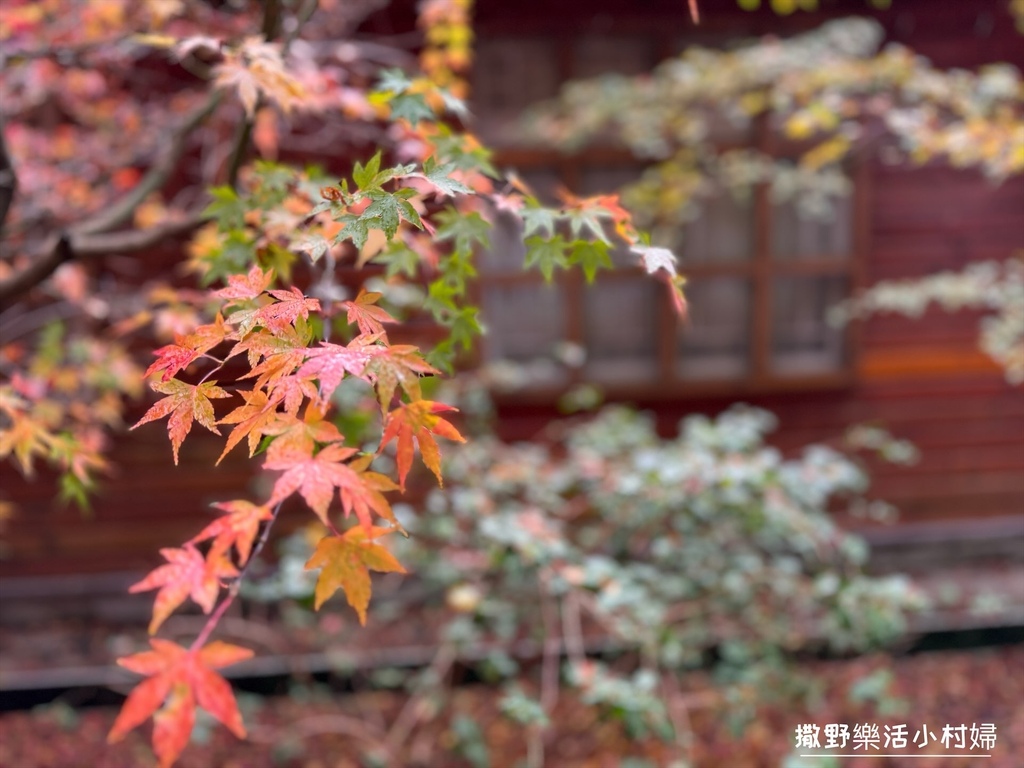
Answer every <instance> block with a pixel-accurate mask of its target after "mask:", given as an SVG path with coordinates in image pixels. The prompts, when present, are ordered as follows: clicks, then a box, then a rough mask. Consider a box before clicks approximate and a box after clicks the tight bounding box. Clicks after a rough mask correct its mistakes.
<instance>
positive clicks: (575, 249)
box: [569, 240, 612, 283]
mask: <svg viewBox="0 0 1024 768" xmlns="http://www.w3.org/2000/svg"><path fill="white" fill-rule="evenodd" d="M569 263H570V264H578V265H579V266H580V267H582V268H583V274H584V275H586V277H587V282H588V283H592V282H594V277H595V276H596V275H597V271H598V270H599V269H600V268H601V267H607V268H611V266H612V260H611V257H610V256H609V255H608V243H606V242H604V241H603V240H596V241H593V242H590V241H587V240H577V241H576V242H574V243H573V244H572V254H571V256H570V257H569Z"/></svg>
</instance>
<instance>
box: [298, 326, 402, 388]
mask: <svg viewBox="0 0 1024 768" xmlns="http://www.w3.org/2000/svg"><path fill="white" fill-rule="evenodd" d="M370 338H371V337H365V336H360V337H357V338H355V339H353V340H352V341H351V342H350V343H349V344H348V346H342V345H340V344H331V343H330V342H327V341H322V342H320V346H319V347H318V348H317V349H311V350H309V351H308V352H307V353H306V354H307V357H308V358H309V359H308V360H307V361H306V362H305V363H304V364H303V366H302V367H301V368H299V370H298V375H299V376H314V377H316V378H317V379H318V380H319V381H320V399H321V400H325V401H326V400H328V399H329V398H330V396H331V394H332V393H333V392H334V390H335V389H337V388H338V385H339V384H341V380H342V379H344V378H345V374H351V375H353V376H357V377H359V378H361V379H365V378H366V376H365V370H366V364H367V363H369V362H370V359H371V358H372V357H373V356H374V355H375V354H378V352H379V350H380V349H382V348H381V347H376V346H374V345H372V344H369V343H367V342H368V340H369V339H370Z"/></svg>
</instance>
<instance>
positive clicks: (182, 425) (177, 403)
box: [132, 379, 231, 464]
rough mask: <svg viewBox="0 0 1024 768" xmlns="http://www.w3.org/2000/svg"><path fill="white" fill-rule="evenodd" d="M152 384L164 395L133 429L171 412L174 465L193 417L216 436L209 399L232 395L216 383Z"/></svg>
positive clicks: (215, 425) (176, 381) (170, 422)
mask: <svg viewBox="0 0 1024 768" xmlns="http://www.w3.org/2000/svg"><path fill="white" fill-rule="evenodd" d="M152 387H153V389H155V390H156V391H157V392H160V393H161V394H164V395H167V397H165V398H164V399H163V400H160V401H159V402H157V403H155V404H154V405H153V407H151V408H150V409H149V410H148V411H146V414H145V415H144V416H143V417H142V418H141V419H139V421H138V422H137V423H136V424H135V426H133V427H132V429H135V428H136V427H141V426H142V425H143V424H147V423H149V422H151V421H155V420H156V419H162V418H163V417H164V416H167V415H168V414H170V417H171V418H170V419H168V420H167V434H168V435H170V438H171V449H172V450H173V451H174V463H175V464H177V463H178V449H179V448H180V447H181V444H182V442H184V440H185V436H186V435H188V433H189V432H191V431H192V420H193V419H195V420H196V421H198V422H199V423H200V424H202V425H203V426H204V427H206V428H207V429H208V430H210V431H211V432H213V433H214V434H215V435H219V434H220V431H219V430H218V429H217V424H216V422H215V420H214V415H213V403H211V402H210V399H211V398H213V399H217V398H221V397H230V396H231V395H229V394H228V393H227V392H225V391H224V390H223V389H221V388H220V387H218V386H217V382H215V381H207V382H204V383H202V384H199V385H195V384H186V383H185V382H183V381H178V379H171V380H170V381H157V382H153V384H152Z"/></svg>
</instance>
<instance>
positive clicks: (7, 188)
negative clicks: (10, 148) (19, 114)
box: [0, 123, 18, 232]
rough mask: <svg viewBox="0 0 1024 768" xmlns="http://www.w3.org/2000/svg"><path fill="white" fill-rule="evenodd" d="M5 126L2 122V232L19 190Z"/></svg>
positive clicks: (0, 228)
mask: <svg viewBox="0 0 1024 768" xmlns="http://www.w3.org/2000/svg"><path fill="white" fill-rule="evenodd" d="M3 129H4V126H3V123H0V232H2V231H3V228H4V222H6V221H7V212H8V211H9V210H10V209H11V204H12V203H13V202H14V193H15V192H17V190H18V175H17V174H16V173H15V172H14V165H13V164H12V163H11V157H10V155H9V154H8V153H7V142H6V141H5V140H4V130H3Z"/></svg>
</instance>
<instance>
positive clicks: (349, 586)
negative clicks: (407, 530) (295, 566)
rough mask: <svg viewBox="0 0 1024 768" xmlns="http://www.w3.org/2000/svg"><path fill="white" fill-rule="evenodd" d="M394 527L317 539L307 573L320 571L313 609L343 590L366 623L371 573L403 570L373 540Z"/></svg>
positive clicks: (360, 618)
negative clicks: (316, 569) (318, 569)
mask: <svg viewBox="0 0 1024 768" xmlns="http://www.w3.org/2000/svg"><path fill="white" fill-rule="evenodd" d="M393 530H394V529H393V528H377V527H370V528H369V529H366V528H363V527H362V526H359V525H357V526H356V527H354V528H350V529H349V530H348V531H346V532H345V533H344V534H342V535H341V536H327V537H325V538H323V539H320V542H319V543H318V544H317V545H316V550H315V551H314V552H313V556H312V557H310V558H309V561H308V562H307V563H306V570H307V571H310V570H313V569H314V568H321V569H322V570H321V571H320V577H319V578H318V579H317V581H316V594H315V598H314V599H315V606H316V608H317V609H318V610H319V608H320V606H321V605H323V604H324V603H325V602H326V601H327V599H328V598H330V596H331V595H333V594H334V593H335V592H337V591H338V590H339V589H343V590H345V599H346V600H348V604H349V605H351V606H352V607H353V608H355V610H356V613H357V614H359V623H360V624H363V625H365V624H366V609H367V607H369V605H370V591H371V584H370V571H371V570H374V571H379V572H381V573H405V568H403V567H402V564H401V563H399V562H398V560H396V559H395V556H394V555H393V554H391V553H390V552H389V551H388V550H387V549H385V548H384V547H382V546H381V545H380V544H377V543H376V542H375V541H374V539H377V538H379V537H380V536H384V535H386V534H388V533H391V532H392V531H393Z"/></svg>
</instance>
